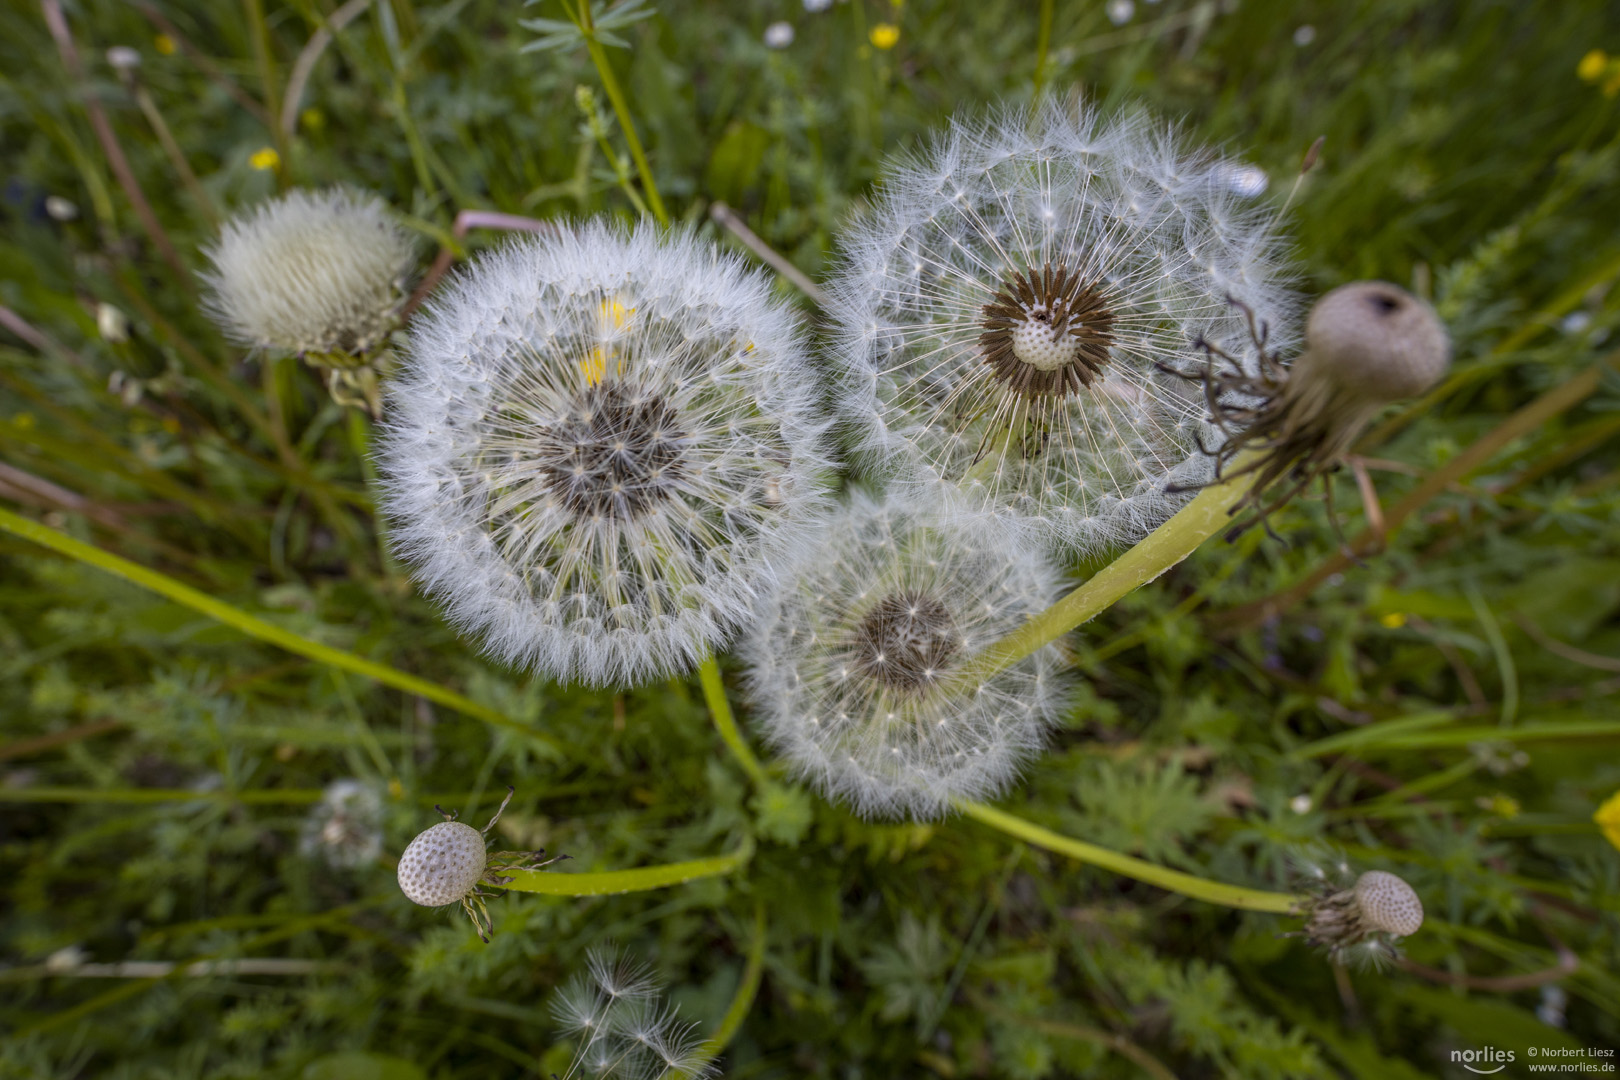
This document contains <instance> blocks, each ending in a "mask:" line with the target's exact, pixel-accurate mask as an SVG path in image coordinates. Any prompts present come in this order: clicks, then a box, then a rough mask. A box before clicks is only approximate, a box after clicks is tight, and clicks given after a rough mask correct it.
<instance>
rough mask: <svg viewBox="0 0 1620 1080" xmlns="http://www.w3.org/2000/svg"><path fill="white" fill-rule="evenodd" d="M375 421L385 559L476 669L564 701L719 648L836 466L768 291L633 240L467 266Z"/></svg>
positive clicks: (533, 248)
mask: <svg viewBox="0 0 1620 1080" xmlns="http://www.w3.org/2000/svg"><path fill="white" fill-rule="evenodd" d="M390 402H391V405H390V421H389V424H388V427H387V431H386V434H385V438H384V442H383V447H382V450H381V453H380V464H381V466H382V471H383V473H384V476H385V488H386V494H385V500H386V508H387V510H388V512H389V514H390V515H391V516H392V518H393V520H394V521H395V522H396V526H395V532H394V536H393V538H394V541H395V543H396V544H397V545H398V547H399V548H400V550H401V551H402V552H403V554H404V555H405V556H406V557H407V558H408V559H409V560H410V561H412V562H413V563H414V564H415V565H416V569H417V576H418V579H419V580H420V581H421V582H422V583H423V585H424V586H425V587H426V590H427V591H428V593H429V594H431V595H433V596H434V597H436V598H438V599H439V600H440V601H441V602H442V603H443V604H444V605H445V607H446V609H447V611H448V614H449V617H450V619H451V620H452V621H453V622H454V623H455V624H456V625H457V626H458V627H459V628H461V629H463V630H465V631H468V632H470V633H473V634H476V635H478V636H479V637H481V638H482V639H483V642H484V646H485V649H486V650H487V651H488V652H489V653H491V654H493V655H495V656H497V657H500V658H502V659H504V660H506V661H509V662H512V663H515V664H520V665H525V666H536V667H539V668H541V669H543V670H544V671H546V672H548V673H550V674H551V675H553V676H554V677H556V678H558V679H560V680H564V681H568V680H580V681H584V682H587V683H592V684H596V685H604V684H627V683H637V682H642V681H645V680H648V679H652V678H657V677H663V676H667V675H670V674H673V673H676V672H679V671H684V670H689V669H690V668H691V667H693V666H695V665H696V664H697V663H698V662H699V661H700V660H701V659H702V658H703V656H704V655H705V653H706V651H707V650H709V649H711V648H715V647H719V646H721V645H722V644H724V643H725V642H726V640H727V639H728V638H729V636H730V635H731V633H733V632H734V631H735V629H736V628H737V627H738V626H739V625H741V624H742V623H744V622H745V621H746V620H747V619H748V617H749V614H750V611H751V609H752V607H753V605H754V603H755V599H756V596H757V594H758V593H759V592H760V591H761V590H762V588H763V587H764V586H766V585H767V584H768V578H769V576H770V574H771V573H772V567H773V553H774V552H775V550H776V549H777V548H778V547H779V546H780V544H781V543H782V542H783V540H784V538H785V537H787V536H790V535H792V533H793V532H795V531H796V530H798V529H801V528H802V527H803V525H804V522H805V521H806V520H807V519H809V518H811V517H813V516H814V515H815V514H816V513H817V512H818V511H819V509H820V507H821V506H822V503H823V499H824V497H823V496H822V494H821V493H820V484H819V480H820V477H821V474H822V473H823V472H824V471H825V470H826V469H827V468H829V467H830V466H829V462H828V461H827V459H826V458H824V457H823V456H822V450H821V444H822V441H823V436H824V434H825V428H826V426H827V421H826V420H825V419H824V418H823V416H822V411H821V409H820V408H819V407H818V404H817V399H816V389H815V381H814V377H813V374H812V372H811V371H810V369H809V367H808V364H807V359H806V355H805V348H804V344H803V340H802V338H801V334H800V330H799V328H798V323H797V321H796V319H795V317H794V316H793V314H792V313H791V312H790V311H789V309H788V308H787V307H786V306H784V305H783V304H781V303H779V302H778V301H776V300H774V299H773V298H772V296H771V283H770V281H769V280H768V279H767V278H766V277H765V276H764V275H763V274H761V273H758V272H756V271H751V270H748V269H745V268H744V267H743V266H742V264H741V263H740V261H739V260H737V259H735V258H733V257H731V256H727V255H721V254H719V253H718V252H716V251H715V250H714V249H713V248H710V247H707V246H703V245H700V244H699V243H698V242H697V241H696V240H694V239H693V237H692V236H691V234H690V233H684V232H682V233H676V234H674V235H670V236H664V237H660V235H659V234H658V233H657V232H656V231H655V230H654V229H653V228H651V227H645V226H644V227H640V228H637V229H636V230H635V231H634V232H630V233H625V232H623V231H620V230H617V229H614V228H612V227H609V226H607V225H603V224H599V223H598V224H589V225H585V226H582V227H580V228H579V229H578V230H577V231H574V230H568V229H564V230H562V231H561V233H560V234H559V235H558V236H556V237H552V238H547V239H538V240H529V241H526V242H519V243H514V244H512V245H511V246H509V247H506V248H505V249H503V250H501V251H499V252H496V253H492V254H489V255H486V256H484V257H483V258H482V259H481V260H480V261H479V262H478V263H477V264H476V265H475V266H474V267H473V268H472V269H471V270H470V271H469V272H467V273H464V274H463V275H461V276H460V277H459V278H458V279H457V280H456V281H455V282H454V283H453V284H452V285H451V286H450V288H449V289H448V290H447V291H445V292H444V293H443V294H441V295H440V296H439V298H438V299H436V300H435V301H434V302H433V304H432V305H431V307H430V309H429V311H428V312H427V313H426V314H425V315H424V316H419V317H418V318H417V319H416V320H415V321H414V324H413V328H412V333H411V341H410V347H409V349H408V352H407V355H406V357H405V359H404V363H403V364H402V367H401V371H400V374H399V376H398V378H397V379H396V380H395V381H394V383H393V385H392V387H391V389H390Z"/></svg>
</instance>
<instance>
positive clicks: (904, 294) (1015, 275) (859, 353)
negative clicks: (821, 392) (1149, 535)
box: [831, 103, 1291, 551]
mask: <svg viewBox="0 0 1620 1080" xmlns="http://www.w3.org/2000/svg"><path fill="white" fill-rule="evenodd" d="M1230 167H1231V166H1230V164H1229V163H1226V162H1221V161H1219V160H1218V159H1215V158H1213V157H1210V156H1209V155H1207V154H1199V153H1194V152H1189V151H1187V150H1186V149H1184V148H1183V147H1182V146H1181V145H1179V144H1178V142H1177V140H1176V139H1175V137H1174V135H1173V133H1171V132H1169V131H1168V130H1164V129H1156V128H1154V127H1152V126H1150V125H1149V124H1148V123H1147V122H1146V121H1144V120H1141V119H1138V118H1128V117H1126V118H1115V119H1112V120H1103V119H1101V118H1099V117H1098V116H1097V115H1096V114H1095V113H1094V112H1092V111H1091V110H1089V109H1085V108H1083V107H1080V108H1073V107H1066V106H1062V105H1059V104H1056V103H1050V104H1047V105H1045V106H1042V107H1039V108H1037V109H1035V110H1033V111H1022V110H1014V109H1009V110H1006V111H1003V112H1001V113H999V114H996V115H994V116H992V117H990V118H989V119H987V120H985V121H983V122H973V121H969V120H961V119H959V120H957V121H955V122H953V123H952V125H951V127H950V129H949V130H948V131H947V132H945V133H944V134H942V135H941V136H939V137H938V138H936V139H935V140H934V141H933V142H932V143H930V144H929V145H928V146H927V147H926V148H924V149H923V151H922V152H921V153H920V154H918V155H916V156H914V157H911V158H908V159H904V160H900V161H897V162H894V163H891V165H890V166H889V169H888V173H887V176H886V177H885V181H884V186H883V188H882V191H881V193H880V195H879V197H878V198H877V200H876V202H875V205H874V206H873V207H872V208H871V210H870V212H869V213H867V214H866V215H865V216H864V217H862V218H860V219H859V220H857V221H855V222H854V223H852V224H851V225H850V226H849V227H848V228H847V229H846V230H845V233H844V235H843V237H842V240H841V246H842V249H843V260H842V266H841V268H840V270H839V272H838V275H837V278H836V280H835V281H834V283H833V285H832V286H831V294H832V298H833V300H832V308H831V310H832V313H833V314H834V316H835V318H836V322H837V342H836V347H835V349H834V356H835V359H836V361H837V362H838V364H839V365H840V367H841V369H842V371H843V375H844V379H843V386H842V397H841V402H840V404H841V411H842V413H843V415H844V417H845V419H846V421H847V422H848V424H849V425H850V426H851V428H852V429H853V430H854V432H855V434H856V436H857V438H858V440H859V443H860V446H861V449H862V450H863V451H864V454H865V457H866V460H867V461H868V462H869V463H870V464H872V465H873V466H875V467H879V468H882V469H884V470H886V471H892V472H894V473H895V474H897V475H898V477H899V478H900V479H902V480H908V479H909V480H918V479H921V480H924V481H926V479H927V478H928V477H930V476H938V477H943V478H944V479H945V480H946V481H948V482H950V483H952V484H955V485H958V486H959V487H960V488H962V489H964V490H966V491H969V492H972V493H974V494H975V495H976V496H978V497H979V498H980V499H982V501H984V502H986V503H987V504H988V505H990V506H992V507H995V508H997V509H999V510H1001V511H1003V512H1011V513H1012V514H1015V515H1017V516H1018V517H1020V518H1022V519H1024V520H1025V521H1026V522H1027V523H1028V524H1030V525H1032V526H1034V527H1035V528H1036V529H1037V530H1038V531H1039V532H1040V533H1041V534H1042V535H1044V536H1046V537H1049V538H1051V539H1053V540H1056V541H1058V542H1060V543H1062V544H1065V545H1068V546H1070V547H1073V548H1075V549H1078V550H1081V551H1090V550H1094V549H1098V548H1103V547H1107V546H1110V545H1113V544H1115V543H1118V542H1123V541H1129V540H1133V539H1135V538H1137V537H1139V536H1141V535H1142V534H1144V533H1146V532H1147V531H1149V530H1151V529H1152V528H1154V527H1155V526H1157V525H1159V524H1160V523H1162V522H1163V521H1164V520H1165V519H1166V518H1167V517H1168V516H1169V515H1170V514H1171V513H1172V512H1173V511H1174V510H1175V509H1176V508H1177V507H1178V506H1180V505H1181V503H1182V501H1183V496H1182V495H1181V492H1183V491H1185V490H1186V489H1189V488H1192V487H1197V486H1198V485H1200V484H1202V483H1204V482H1205V481H1207V480H1208V479H1210V477H1211V476H1212V475H1213V466H1212V463H1211V460H1210V458H1209V457H1208V456H1207V455H1206V454H1204V453H1202V452H1201V451H1200V446H1201V445H1209V444H1218V442H1219V435H1220V433H1219V431H1218V430H1217V429H1216V428H1214V427H1213V426H1211V425H1210V424H1209V423H1207V422H1206V421H1205V420H1204V411H1205V410H1204V404H1203V395H1202V393H1201V391H1200V390H1199V389H1198V388H1196V387H1194V386H1191V385H1189V384H1188V383H1187V382H1186V380H1183V379H1178V378H1177V377H1176V376H1175V374H1174V373H1173V371H1174V369H1176V368H1177V367H1178V366H1180V365H1183V364H1185V363H1187V362H1189V361H1191V360H1192V359H1193V358H1194V357H1195V355H1196V354H1195V352H1194V342H1195V341H1196V340H1198V339H1200V338H1204V337H1210V336H1213V335H1220V334H1223V333H1229V332H1230V333H1235V332H1237V331H1238V330H1240V329H1241V328H1242V326H1243V325H1244V323H1243V321H1242V316H1241V313H1240V310H1239V309H1238V308H1236V307H1234V305H1233V304H1231V303H1230V302H1229V299H1228V298H1229V297H1231V298H1237V299H1238V300H1240V301H1241V302H1242V304H1243V305H1244V306H1245V308H1246V309H1247V310H1248V311H1250V312H1258V313H1259V315H1260V317H1261V318H1263V319H1266V320H1268V321H1269V322H1271V323H1273V324H1281V323H1285V322H1286V320H1287V317H1288V316H1289V313H1290V310H1291V300H1290V299H1289V296H1288V294H1287V293H1286V292H1285V291H1283V290H1282V289H1280V288H1279V287H1278V285H1277V284H1276V281H1275V279H1276V276H1277V270H1276V260H1275V257H1274V248H1275V247H1276V239H1275V236H1274V234H1273V232H1272V226H1271V221H1270V219H1269V218H1268V216H1267V215H1266V214H1264V213H1263V212H1261V211H1259V210H1257V209H1256V208H1255V207H1253V206H1252V205H1248V204H1246V203H1245V201H1244V200H1243V199H1242V198H1241V197H1240V196H1239V195H1237V194H1235V193H1234V192H1233V191H1232V189H1231V185H1230V183H1229V181H1228V170H1229V169H1230ZM1166 368H1169V369H1171V370H1170V371H1167V370H1165V369H1166ZM907 466H909V467H907Z"/></svg>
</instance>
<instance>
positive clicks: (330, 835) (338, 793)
mask: <svg viewBox="0 0 1620 1080" xmlns="http://www.w3.org/2000/svg"><path fill="white" fill-rule="evenodd" d="M382 813H383V809H382V798H381V797H380V796H379V795H378V794H377V790H376V789H375V788H373V787H371V786H370V785H368V784H363V783H361V782H360V781H358V780H334V781H333V782H332V783H330V784H328V785H326V791H325V792H324V793H323V794H322V795H321V801H320V802H318V803H316V804H315V806H314V807H312V808H311V809H310V812H309V814H308V816H307V817H305V818H304V827H303V831H302V833H301V835H300V836H299V839H298V850H299V851H300V852H301V853H303V854H304V855H306V856H309V857H311V858H316V859H320V860H321V861H323V862H325V863H326V864H327V865H328V866H333V867H337V868H341V869H354V868H356V867H361V866H366V865H368V864H370V863H372V862H375V861H376V859H377V856H378V855H380V854H382V841H383V835H382Z"/></svg>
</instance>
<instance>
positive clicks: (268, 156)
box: [248, 146, 281, 172]
mask: <svg viewBox="0 0 1620 1080" xmlns="http://www.w3.org/2000/svg"><path fill="white" fill-rule="evenodd" d="M248 164H249V165H252V166H253V167H254V168H255V169H258V170H259V171H261V172H262V171H264V170H265V169H274V168H277V167H278V166H280V165H281V155H280V154H278V153H276V151H275V149H274V148H273V147H269V146H266V147H264V148H263V149H261V150H255V151H254V152H253V156H252V157H250V158H248Z"/></svg>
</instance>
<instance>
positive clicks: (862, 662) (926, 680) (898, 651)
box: [854, 591, 962, 694]
mask: <svg viewBox="0 0 1620 1080" xmlns="http://www.w3.org/2000/svg"><path fill="white" fill-rule="evenodd" d="M961 647H962V640H961V633H960V631H959V630H958V629H957V627H956V620H955V619H953V618H952V617H951V612H950V609H949V608H947V607H946V606H945V605H944V604H943V603H941V602H940V601H939V600H938V599H936V598H935V597H933V596H930V595H928V594H927V593H922V592H909V591H908V592H898V593H891V594H890V595H888V596H886V597H884V598H883V599H882V600H880V601H878V603H877V605H876V606H875V607H873V608H872V610H871V611H870V612H868V613H867V615H866V617H865V618H864V619H862V620H861V621H860V623H859V624H858V625H857V626H856V628H855V634H854V653H855V666H856V668H857V670H859V671H860V673H861V674H862V675H865V676H866V677H867V678H869V679H872V680H873V681H875V682H877V683H878V684H879V685H881V686H882V687H883V688H884V689H886V690H890V691H892V692H894V693H897V694H912V693H917V692H918V691H921V690H925V689H927V688H928V687H929V686H931V685H932V684H933V683H934V682H935V680H937V679H938V678H939V677H940V676H941V675H942V674H943V673H944V671H945V670H946V669H947V667H948V666H949V665H950V662H951V660H952V659H953V658H954V657H955V656H956V654H957V653H958V652H959V651H960V650H961Z"/></svg>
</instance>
